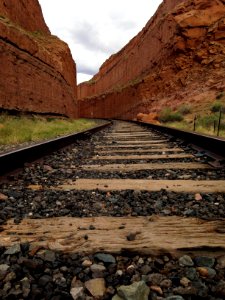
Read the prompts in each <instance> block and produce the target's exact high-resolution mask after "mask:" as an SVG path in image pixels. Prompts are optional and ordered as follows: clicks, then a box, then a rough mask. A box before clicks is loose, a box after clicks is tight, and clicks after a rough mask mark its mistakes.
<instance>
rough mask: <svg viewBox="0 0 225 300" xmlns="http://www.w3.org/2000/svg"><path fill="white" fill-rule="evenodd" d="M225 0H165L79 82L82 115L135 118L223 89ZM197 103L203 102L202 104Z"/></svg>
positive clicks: (206, 97)
mask: <svg viewBox="0 0 225 300" xmlns="http://www.w3.org/2000/svg"><path fill="white" fill-rule="evenodd" d="M224 78H225V1H224V0H186V1H184V0H164V2H163V3H162V4H161V5H160V7H159V9H158V11H157V12H156V14H155V15H154V16H153V17H152V18H151V19H150V21H149V22H148V23H147V24H146V26H145V27H144V28H143V30H142V31H141V32H140V33H139V34H138V35H137V36H136V37H134V38H133V39H132V40H131V41H130V42H129V43H128V44H127V45H126V46H125V47H124V48H123V49H121V50H120V51H119V52H118V53H117V54H115V55H113V56H111V57H110V58H109V59H108V60H107V61H106V62H105V63H104V64H103V65H102V67H101V68H100V71H99V73H98V74H96V75H95V76H94V77H93V79H92V80H91V81H89V82H86V83H83V84H80V85H79V86H78V98H79V99H80V101H79V102H78V103H79V110H80V115H81V116H86V117H106V118H107V117H108V118H123V119H133V118H135V117H136V116H137V114H138V113H149V112H154V111H156V112H157V111H158V110H160V109H161V108H162V107H164V106H171V107H176V106H178V105H180V104H182V103H184V102H188V103H190V102H191V103H192V104H193V105H194V106H196V107H197V106H198V103H200V104H201V103H203V102H205V103H206V102H207V101H208V102H209V101H210V100H212V99H213V98H214V97H215V96H216V94H218V93H220V92H221V91H223V90H225V79H224ZM200 106H201V105H200Z"/></svg>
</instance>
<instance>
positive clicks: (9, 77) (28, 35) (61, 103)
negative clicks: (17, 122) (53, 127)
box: [0, 0, 77, 117]
mask: <svg viewBox="0 0 225 300" xmlns="http://www.w3.org/2000/svg"><path fill="white" fill-rule="evenodd" d="M0 62H1V71H0V108H2V109H8V110H18V111H26V112H37V113H50V114H52V113H53V114H61V115H66V116H71V117H76V116H77V106H76V92H77V87H76V66H75V63H74V61H73V59H72V56H71V53H70V50H69V48H68V46H67V44H66V43H64V42H62V41H61V40H60V39H58V38H57V37H55V36H52V35H51V34H50V31H49V29H48V27H47V26H46V24H45V21H44V19H43V16H42V11H41V8H40V5H39V3H38V0H17V1H14V0H1V2H0Z"/></svg>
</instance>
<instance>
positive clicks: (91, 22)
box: [39, 0, 162, 83]
mask: <svg viewBox="0 0 225 300" xmlns="http://www.w3.org/2000/svg"><path fill="white" fill-rule="evenodd" d="M39 2H40V4H41V7H42V11H43V14H44V18H45V21H46V23H47V25H48V27H49V29H50V30H51V32H52V34H54V35H57V36H58V37H60V38H61V39H62V40H64V41H65V42H67V43H68V44H69V47H70V49H71V52H72V55H73V58H74V60H75V61H76V64H77V72H78V74H77V81H78V83H79V82H82V81H85V80H89V79H90V78H91V77H92V76H93V75H94V74H95V73H97V72H98V69H99V67H100V66H101V65H102V63H103V62H104V61H105V60H106V59H107V58H108V57H109V56H110V55H111V54H113V53H115V52H117V51H119V50H120V49H121V48H122V47H123V46H124V45H126V44H127V43H128V41H129V40H130V39H131V38H133V37H134V36H135V35H136V34H137V33H138V32H139V31H140V30H141V29H142V28H143V27H144V25H145V24H146V23H147V21H148V20H149V19H150V17H151V16H152V15H153V14H154V12H155V11H156V9H157V7H158V6H159V4H160V3H161V2H162V0H111V1H109V0H39Z"/></svg>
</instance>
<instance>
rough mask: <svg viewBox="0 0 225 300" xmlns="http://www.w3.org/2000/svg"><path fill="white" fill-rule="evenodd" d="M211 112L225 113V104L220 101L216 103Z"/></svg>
mask: <svg viewBox="0 0 225 300" xmlns="http://www.w3.org/2000/svg"><path fill="white" fill-rule="evenodd" d="M210 110H211V112H214V113H215V112H218V111H220V110H221V111H222V112H225V105H224V104H223V103H221V102H220V101H215V102H214V103H213V104H212V106H211V108H210Z"/></svg>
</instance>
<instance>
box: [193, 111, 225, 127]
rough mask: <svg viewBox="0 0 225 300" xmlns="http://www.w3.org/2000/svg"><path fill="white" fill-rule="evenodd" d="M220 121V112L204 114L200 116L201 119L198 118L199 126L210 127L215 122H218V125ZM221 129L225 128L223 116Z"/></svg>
mask: <svg viewBox="0 0 225 300" xmlns="http://www.w3.org/2000/svg"><path fill="white" fill-rule="evenodd" d="M218 121H219V114H218V113H217V114H211V115H208V116H203V117H200V118H199V119H197V124H198V125H199V126H202V127H203V128H210V127H213V126H214V123H216V126H217V125H218ZM220 128H221V129H225V120H224V118H223V117H222V119H221V126H220Z"/></svg>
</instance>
